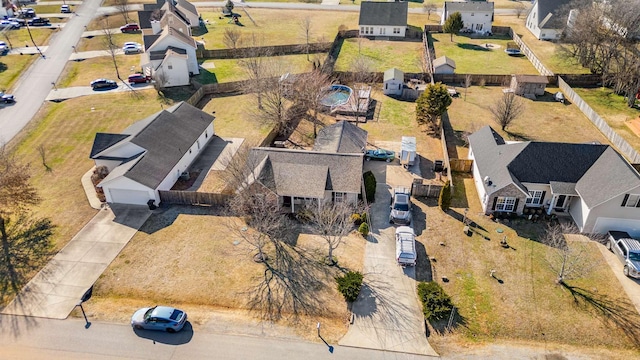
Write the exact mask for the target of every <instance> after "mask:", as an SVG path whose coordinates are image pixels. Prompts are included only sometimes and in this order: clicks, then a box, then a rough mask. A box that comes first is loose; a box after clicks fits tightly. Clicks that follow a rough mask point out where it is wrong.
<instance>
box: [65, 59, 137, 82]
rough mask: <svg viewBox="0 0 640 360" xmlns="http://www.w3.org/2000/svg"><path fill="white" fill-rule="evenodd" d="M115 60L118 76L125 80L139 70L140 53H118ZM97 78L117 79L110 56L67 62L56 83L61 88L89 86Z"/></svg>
mask: <svg viewBox="0 0 640 360" xmlns="http://www.w3.org/2000/svg"><path fill="white" fill-rule="evenodd" d="M116 61H117V63H118V70H119V72H120V76H121V77H122V78H123V79H125V80H126V77H127V76H129V74H131V73H134V72H138V71H140V55H118V56H116ZM98 78H107V79H112V80H117V77H116V70H115V68H114V66H113V61H112V60H111V57H110V56H101V57H97V58H92V59H86V60H83V61H69V62H67V66H65V68H64V70H63V71H62V74H61V75H60V78H59V81H58V83H57V85H58V87H61V88H63V87H71V86H89V83H90V82H91V81H93V80H95V79H98Z"/></svg>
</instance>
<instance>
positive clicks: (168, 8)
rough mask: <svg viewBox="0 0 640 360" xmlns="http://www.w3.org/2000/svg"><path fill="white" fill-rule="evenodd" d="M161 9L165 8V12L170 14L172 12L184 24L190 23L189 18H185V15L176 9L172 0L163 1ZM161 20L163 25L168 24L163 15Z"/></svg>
mask: <svg viewBox="0 0 640 360" xmlns="http://www.w3.org/2000/svg"><path fill="white" fill-rule="evenodd" d="M162 9H165V10H166V12H167V13H170V14H173V15H175V16H177V17H178V18H179V19H180V20H182V22H184V23H185V24H186V25H190V22H189V19H187V17H186V16H185V15H184V14H183V13H182V12H181V11H180V10H178V8H177V7H176V6H175V5H174V4H173V1H167V2H165V3H164V5H162ZM162 20H164V21H163V23H162V26H163V27H164V26H166V25H168V24H167V20H166V16H163V17H162Z"/></svg>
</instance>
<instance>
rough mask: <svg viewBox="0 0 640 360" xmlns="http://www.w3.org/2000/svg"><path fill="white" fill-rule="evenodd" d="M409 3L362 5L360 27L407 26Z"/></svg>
mask: <svg viewBox="0 0 640 360" xmlns="http://www.w3.org/2000/svg"><path fill="white" fill-rule="evenodd" d="M408 10H409V3H407V2H404V1H403V2H372V1H363V2H362V3H361V4H360V19H359V20H358V25H388V26H407V13H408Z"/></svg>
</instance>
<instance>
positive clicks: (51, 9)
mask: <svg viewBox="0 0 640 360" xmlns="http://www.w3.org/2000/svg"><path fill="white" fill-rule="evenodd" d="M31 7H32V8H33V10H35V11H36V14H60V5H34V6H31ZM72 9H73V6H72Z"/></svg>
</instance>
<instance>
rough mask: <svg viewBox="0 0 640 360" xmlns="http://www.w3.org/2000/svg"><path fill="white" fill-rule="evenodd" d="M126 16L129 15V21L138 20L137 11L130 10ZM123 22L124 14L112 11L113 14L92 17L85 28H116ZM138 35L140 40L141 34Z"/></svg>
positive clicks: (123, 23) (135, 21)
mask: <svg viewBox="0 0 640 360" xmlns="http://www.w3.org/2000/svg"><path fill="white" fill-rule="evenodd" d="M103 6H105V5H103ZM127 16H128V17H129V22H132V23H137V22H138V12H137V11H131V12H129V13H127ZM125 24H126V22H125V21H124V16H122V14H120V13H114V14H109V15H105V16H99V17H96V18H94V19H93V20H91V22H90V23H89V25H87V30H88V31H92V30H102V29H103V28H104V27H107V28H108V29H116V28H119V27H120V26H122V25H125ZM138 35H139V36H140V40H142V35H141V34H138ZM140 42H141V41H140Z"/></svg>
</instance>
